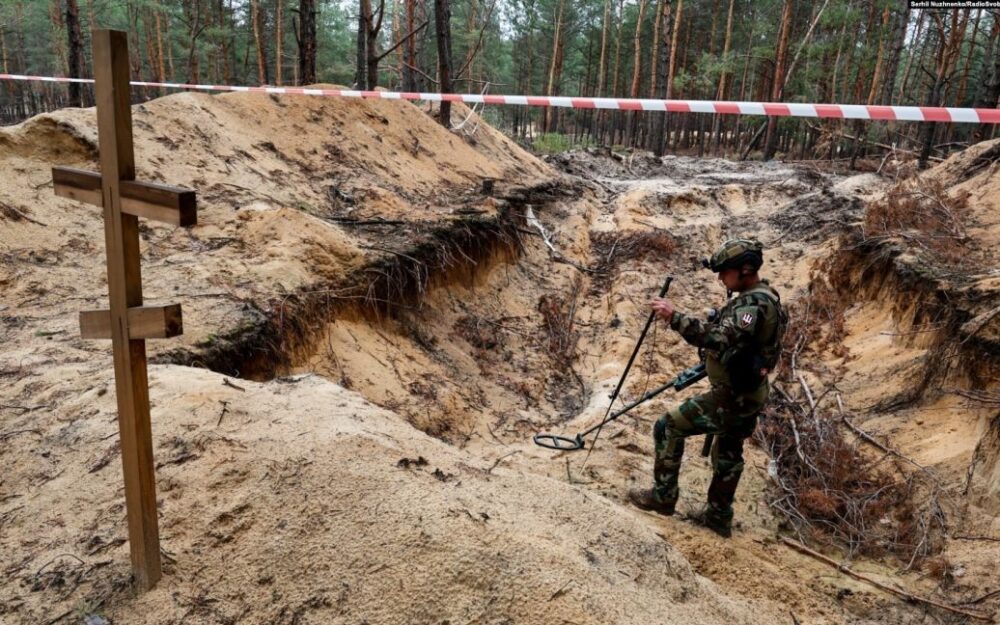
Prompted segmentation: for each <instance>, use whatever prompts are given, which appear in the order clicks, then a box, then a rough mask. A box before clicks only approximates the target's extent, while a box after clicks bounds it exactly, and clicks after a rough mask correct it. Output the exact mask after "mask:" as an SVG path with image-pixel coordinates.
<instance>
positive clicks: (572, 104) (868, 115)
mask: <svg viewBox="0 0 1000 625" xmlns="http://www.w3.org/2000/svg"><path fill="white" fill-rule="evenodd" d="M0 80H23V81H33V82H39V81H41V82H78V83H92V82H94V81H93V80H92V79H89V78H57V77H52V76H22V75H19V74H0ZM131 84H132V85H133V86H136V87H165V88H168V89H191V90H198V91H241V92H248V93H278V94H295V95H311V96H325V97H339V98H374V99H382V100H431V101H442V100H447V101H449V102H464V103H466V104H512V105H517V106H557V107H564V108H576V109H608V110H615V111H669V112H672V113H721V114H725V115H773V116H781V117H830V118H836V119H870V120H889V121H914V122H953V123H956V124H1000V109H973V108H954V107H941V106H865V105H861V104H802V103H793V102H712V101H709V100H634V99H628V98H566V97H547V96H523V95H478V94H464V93H407V92H396V91H354V90H351V89H310V88H308V87H233V86H228V85H189V84H185V83H169V82H164V83H160V82H141V81H133V82H132V83H131Z"/></svg>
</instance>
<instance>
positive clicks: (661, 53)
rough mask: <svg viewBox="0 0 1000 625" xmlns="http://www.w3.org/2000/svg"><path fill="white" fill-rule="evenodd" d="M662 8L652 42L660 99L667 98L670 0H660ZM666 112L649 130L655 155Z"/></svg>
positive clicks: (660, 144) (660, 146)
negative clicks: (657, 35) (657, 36)
mask: <svg viewBox="0 0 1000 625" xmlns="http://www.w3.org/2000/svg"><path fill="white" fill-rule="evenodd" d="M660 2H661V4H662V6H663V10H662V11H660V12H659V15H660V24H659V26H660V28H659V33H660V36H659V39H657V40H656V41H655V42H653V46H654V49H655V54H656V67H655V70H654V71H655V72H656V73H657V74H659V79H658V80H657V82H658V88H659V92H658V93H657V94H656V95H657V96H658V97H659V98H661V99H666V98H667V72H668V68H669V67H670V40H671V39H672V36H671V35H672V33H671V28H672V24H671V17H672V14H671V7H670V0H660ZM666 122H667V113H666V111H664V112H663V113H659V114H657V115H656V117H655V118H654V120H653V130H652V132H650V144H651V145H650V146H649V147H650V148H651V149H652V150H653V153H654V154H656V156H657V157H659V156H663V146H664V143H665V142H664V136H663V132H664V128H665V127H666Z"/></svg>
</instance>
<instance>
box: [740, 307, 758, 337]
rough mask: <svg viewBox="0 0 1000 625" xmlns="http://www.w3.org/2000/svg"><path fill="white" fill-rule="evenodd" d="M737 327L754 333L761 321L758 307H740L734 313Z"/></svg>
mask: <svg viewBox="0 0 1000 625" xmlns="http://www.w3.org/2000/svg"><path fill="white" fill-rule="evenodd" d="M733 317H734V319H735V321H736V327H737V328H739V329H740V330H743V331H746V332H752V331H753V330H754V328H756V327H757V320H758V319H760V309H759V308H758V307H757V306H740V307H738V308H736V310H734V311H733Z"/></svg>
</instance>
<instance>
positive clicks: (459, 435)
mask: <svg viewBox="0 0 1000 625" xmlns="http://www.w3.org/2000/svg"><path fill="white" fill-rule="evenodd" d="M568 159H570V157H566V156H563V157H560V158H557V159H553V160H554V164H556V165H559V166H561V167H562V168H563V170H564V171H565V172H567V173H570V172H572V171H583V172H584V173H586V174H587V175H588V176H589V177H588V178H575V177H569V178H566V179H565V181H564V183H563V184H564V185H565V186H564V188H563V189H561V190H560V189H547V195H544V196H539V195H538V194H537V193H536V194H534V195H531V194H529V195H528V196H527V197H525V196H523V195H521V196H518V197H516V198H511V199H513V200H514V201H510V199H508V200H503V201H502V202H503V204H502V210H500V211H499V212H498V213H497V216H496V218H494V219H493V220H490V221H488V222H487V221H484V220H480V221H476V222H469V223H472V224H479V227H478V229H473V228H471V227H470V225H469V223H463V224H461V225H459V226H457V227H456V225H455V224H454V223H453V224H451V225H450V227H449V229H447V230H446V229H442V230H441V231H440V232H439V233H437V235H436V236H433V237H429V238H427V239H426V240H425V241H424V242H423V243H422V244H420V245H417V246H412V247H409V248H407V247H402V248H400V247H399V246H393V247H394V249H397V250H399V251H397V252H396V253H395V254H393V255H392V256H390V257H387V258H384V259H383V260H381V261H379V262H378V263H377V264H373V265H370V266H367V267H365V268H363V269H362V270H361V271H359V272H357V276H358V277H357V278H356V279H355V281H354V282H353V283H350V284H346V285H332V286H331V287H330V288H329V289H327V290H325V291H322V292H319V293H314V294H309V293H305V294H294V295H290V296H289V297H288V298H287V300H286V301H285V302H283V306H282V310H281V312H280V322H279V323H276V324H275V323H272V324H271V327H272V328H274V330H273V331H274V332H276V333H277V334H276V335H275V337H274V338H273V339H272V340H271V341H270V344H272V345H274V346H275V347H274V349H273V350H272V351H271V353H270V354H268V355H267V356H266V357H259V356H258V357H254V358H250V359H245V360H243V361H242V362H241V363H239V364H238V365H236V366H235V368H237V369H238V370H239V371H241V373H243V375H250V376H252V377H257V378H262V379H266V378H267V377H269V376H274V375H288V374H302V373H309V372H314V373H317V374H320V375H323V376H324V377H327V378H329V379H331V380H333V381H335V382H337V383H338V384H340V385H342V386H344V387H345V388H349V389H351V390H355V391H357V392H359V393H361V394H362V395H363V396H364V397H365V398H366V399H368V400H369V401H372V402H373V403H375V404H378V405H380V406H382V407H384V408H387V409H389V410H392V411H394V412H397V413H399V414H401V415H404V416H405V417H406V418H407V420H408V421H409V422H410V423H412V424H413V425H414V426H416V427H418V428H419V429H421V430H423V431H424V432H427V433H429V434H431V435H434V436H437V437H439V438H442V439H444V440H446V441H448V442H451V443H455V444H459V445H463V446H464V445H467V444H468V443H469V442H470V441H473V440H474V439H478V440H481V441H487V440H488V441H493V442H500V443H502V444H508V443H511V442H516V441H523V440H526V439H528V438H530V436H531V435H532V434H534V433H536V432H539V431H543V430H552V429H565V428H571V427H576V423H579V422H586V421H587V420H588V419H592V418H593V417H594V416H596V413H597V412H598V411H601V408H603V407H605V406H606V404H604V402H606V401H607V400H606V398H607V394H606V393H604V392H600V390H601V389H602V388H603V387H605V386H608V385H609V384H611V383H613V382H614V381H615V379H616V377H617V376H618V375H620V369H618V367H620V366H621V365H620V364H619V363H620V362H621V360H622V359H623V353H624V352H625V350H628V349H630V347H631V344H632V342H633V341H634V340H635V338H636V337H637V335H638V328H639V327H640V326H641V324H642V323H644V321H645V318H646V316H647V315H648V309H647V302H648V300H649V298H650V297H651V296H652V295H653V294H655V291H656V288H657V286H658V285H659V283H660V282H661V279H662V276H663V275H665V274H672V275H675V276H677V278H678V285H677V287H675V292H674V294H673V295H672V296H673V297H675V298H679V299H680V301H681V302H682V303H683V304H685V305H686V306H687V307H688V308H689V309H694V310H698V309H700V308H704V307H708V306H709V305H718V304H719V300H720V298H721V297H722V296H723V293H722V292H721V289H719V288H718V286H714V287H713V286H712V282H713V280H712V276H710V275H708V274H707V273H702V272H700V271H698V269H697V268H698V266H699V265H698V258H700V257H701V256H703V255H704V254H706V253H707V251H708V250H710V249H712V248H713V247H714V246H715V245H717V244H718V243H719V242H720V241H721V240H722V239H723V238H724V237H727V236H735V235H741V234H753V235H756V236H762V237H764V238H765V239H766V238H767V236H769V235H770V232H771V231H770V230H768V231H760V232H758V231H757V230H755V229H754V226H755V225H759V224H757V223H755V222H756V220H757V219H758V217H755V215H757V214H759V213H760V212H768V213H771V212H774V211H775V209H778V211H780V210H781V209H787V208H788V207H789V206H791V205H792V204H794V203H795V200H796V199H797V198H802V197H806V198H811V199H810V202H811V203H810V205H809V206H810V207H815V206H819V205H822V206H826V207H828V208H829V211H830V212H831V213H836V214H838V215H840V216H841V219H847V218H848V217H849V215H850V212H851V211H852V210H855V209H856V205H857V203H858V200H857V199H854V198H852V197H849V196H846V195H844V194H841V193H838V192H836V191H834V190H832V186H833V183H832V182H831V181H830V180H828V179H827V178H825V177H822V176H816V175H815V174H814V173H813V172H811V171H809V170H795V169H789V168H785V167H778V166H772V165H759V164H757V165H750V164H748V165H739V164H734V163H730V162H727V161H721V160H720V161H717V162H709V163H707V164H706V163H704V162H698V161H695V160H693V159H664V160H662V161H660V160H659V159H654V161H655V162H654V161H648V162H647V160H642V162H641V165H640V164H638V163H632V166H633V167H634V170H632V171H631V172H629V171H628V170H626V169H623V170H622V171H619V169H621V168H620V167H618V164H617V161H615V160H614V159H612V158H611V157H609V156H607V155H602V154H599V153H597V154H589V153H580V154H576V155H574V156H573V157H572V159H571V160H568ZM570 163H572V164H570ZM581 164H582V165H581ZM583 165H585V166H586V167H583ZM602 167H603V170H602V171H603V172H604V174H606V175H604V176H602V175H597V174H596V173H594V172H593V171H591V170H601V168H602ZM588 168H589V169H588ZM610 174H613V175H617V176H618V177H616V178H614V179H612V178H609V177H607V175H610ZM630 176H631V177H630ZM560 191H562V194H561V195H562V197H560ZM574 196H576V197H574ZM529 211H530V213H529ZM529 215H530V218H529ZM536 217H537V220H536ZM539 226H540V227H541V228H542V231H544V236H545V237H549V239H550V241H549V242H547V241H545V240H544V239H543V236H542V231H539V230H538V227H539ZM550 242H551V244H552V246H553V247H551V248H550V247H549V243H550ZM773 254H774V256H776V257H780V256H782V255H786V254H791V255H792V256H794V257H799V256H801V251H800V249H799V248H798V247H797V246H796V247H794V248H793V249H791V250H790V251H788V252H786V251H783V250H775V251H774V252H773ZM785 271H787V269H786V270H785ZM796 274H798V275H802V274H803V270H802V269H801V268H795V269H792V271H791V272H789V273H788V276H787V278H785V279H782V280H781V284H779V287H782V288H786V289H787V288H795V287H798V286H800V285H799V284H797V283H796V280H797V278H796ZM699 291H701V292H702V295H699ZM331 293H334V294H336V295H334V296H331V295H330V294H331ZM709 293H712V294H711V295H709ZM665 334H666V333H665V332H664V331H659V334H657V331H654V332H653V334H652V335H651V340H650V341H649V343H648V346H649V347H650V349H648V350H647V351H645V352H644V356H643V358H642V359H641V361H640V362H637V363H636V365H635V369H634V371H633V372H632V373H631V374H630V380H629V384H628V385H627V386H626V388H625V390H626V393H625V395H623V398H624V397H626V396H631V395H632V394H637V393H641V392H642V391H643V390H646V389H647V388H648V387H649V386H650V385H651V384H658V383H662V382H663V381H664V380H665V379H666V378H668V377H669V375H670V374H671V373H672V372H674V371H676V370H679V369H681V368H684V367H686V366H688V365H690V364H691V362H692V361H693V359H694V358H695V355H694V353H693V351H690V350H688V349H686V348H684V347H683V346H681V345H680V344H678V342H677V341H675V340H671V339H665V338H664V335H665ZM230 357H231V355H230ZM229 366H232V365H229ZM223 370H225V369H224V368H223ZM633 423H634V421H633ZM631 447H635V445H634V444H631Z"/></svg>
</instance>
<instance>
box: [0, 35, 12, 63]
mask: <svg viewBox="0 0 1000 625" xmlns="http://www.w3.org/2000/svg"><path fill="white" fill-rule="evenodd" d="M4 30H5V29H4V28H0V63H2V65H0V67H3V73H4V74H9V73H10V67H9V66H8V65H7V39H5V38H4V35H3V31H4Z"/></svg>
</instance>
